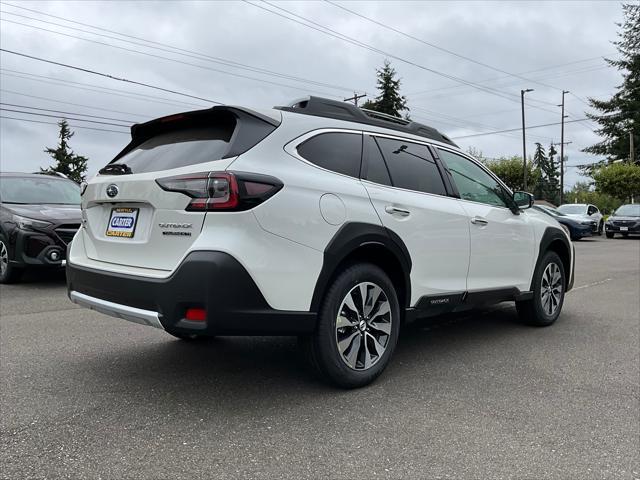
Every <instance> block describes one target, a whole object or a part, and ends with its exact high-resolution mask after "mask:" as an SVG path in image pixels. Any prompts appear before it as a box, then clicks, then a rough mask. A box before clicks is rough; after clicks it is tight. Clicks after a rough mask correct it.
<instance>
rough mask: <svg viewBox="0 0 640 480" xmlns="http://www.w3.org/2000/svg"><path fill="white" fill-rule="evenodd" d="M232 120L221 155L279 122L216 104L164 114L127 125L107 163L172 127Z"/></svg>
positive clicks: (242, 148) (235, 151)
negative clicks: (127, 136) (127, 137)
mask: <svg viewBox="0 0 640 480" xmlns="http://www.w3.org/2000/svg"><path fill="white" fill-rule="evenodd" d="M215 121H219V122H229V121H234V122H235V129H234V132H233V136H232V138H231V141H230V142H229V143H230V149H229V151H228V152H227V153H226V154H225V155H224V157H223V158H229V157H235V156H238V155H241V154H242V153H244V152H246V151H247V150H249V149H250V148H252V147H253V146H254V145H256V144H257V143H258V142H260V141H262V139H264V138H265V137H266V136H267V135H268V134H269V133H271V132H272V131H273V130H275V129H276V128H277V127H278V126H280V123H281V121H280V120H277V119H275V118H273V117H270V116H268V115H264V114H262V113H260V112H256V111H255V110H251V109H249V108H244V107H236V106H228V105H217V106H215V107H212V108H207V109H204V110H192V111H189V112H183V113H177V114H173V115H167V116H166V117H160V118H156V119H154V120H150V121H148V122H145V123H136V124H134V125H132V126H131V141H130V142H129V144H128V145H127V146H126V147H124V148H123V149H122V151H121V152H120V153H118V154H117V155H116V156H115V157H114V158H113V159H112V160H111V162H109V163H113V162H115V161H117V160H118V159H120V158H122V157H123V156H124V155H126V154H127V153H129V152H130V151H132V150H133V149H135V148H136V147H138V146H139V145H140V144H142V143H144V142H145V141H147V140H148V139H150V138H152V137H154V136H156V135H160V134H162V133H165V132H169V131H171V130H173V129H175V128H176V127H178V128H185V127H188V126H196V125H198V124H202V123H209V122H215Z"/></svg>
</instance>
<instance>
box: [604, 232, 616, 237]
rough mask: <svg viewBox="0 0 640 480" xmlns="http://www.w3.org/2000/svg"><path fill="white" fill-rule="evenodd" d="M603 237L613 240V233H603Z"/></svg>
mask: <svg viewBox="0 0 640 480" xmlns="http://www.w3.org/2000/svg"><path fill="white" fill-rule="evenodd" d="M605 235H606V236H607V238H613V236H614V235H615V233H613V232H605Z"/></svg>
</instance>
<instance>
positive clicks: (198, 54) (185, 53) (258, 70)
mask: <svg viewBox="0 0 640 480" xmlns="http://www.w3.org/2000/svg"><path fill="white" fill-rule="evenodd" d="M0 3H1V4H3V5H7V6H11V7H13V8H18V9H21V10H26V11H29V12H33V13H36V14H38V15H42V16H45V17H50V18H56V19H58V20H63V21H65V22H68V23H73V24H76V25H82V26H84V27H89V28H92V29H95V30H99V31H102V32H107V33H113V34H115V35H119V36H122V37H126V38H132V39H134V40H140V41H142V42H146V43H138V42H132V41H130V40H124V39H122V38H118V37H114V36H111V35H105V34H99V33H96V32H91V31H88V30H82V29H79V28H73V27H70V26H68V25H62V24H59V23H55V22H49V21H46V20H41V19H37V18H33V17H29V16H26V15H19V14H17V13H12V12H6V11H5V12H3V13H5V14H9V15H14V16H17V17H21V18H26V19H30V20H35V21H37V22H41V23H45V24H49V25H55V26H59V27H62V28H66V29H70V30H74V31H78V32H83V33H89V34H91V35H96V36H101V37H104V38H110V39H113V40H117V41H121V42H126V43H129V44H132V45H138V46H142V47H145V48H153V49H155V50H160V51H163V52H168V53H173V54H176V55H182V56H185V57H189V58H195V59H198V60H203V61H209V62H212V63H217V64H221V65H226V66H228V67H232V68H238V69H242V70H248V71H252V72H256V73H261V74H263V75H270V76H274V77H279V78H285V79H288V80H293V81H296V82H300V83H308V84H312V85H317V86H323V87H327V88H333V89H336V90H344V91H352V90H353V89H352V88H348V87H344V86H340V85H333V84H330V83H326V82H319V81H317V80H312V79H308V78H304V77H298V76H295V75H290V74H286V73H282V72H278V71H274V70H268V69H265V68H261V67H255V66H253V65H247V64H244V63H240V62H236V61H234V60H229V59H225V58H221V57H214V56H211V55H207V54H204V53H202V52H197V51H194V50H188V49H184V48H180V47H176V46H174V45H170V44H167V43H162V42H156V41H153V40H149V39H146V38H143V37H136V36H134V35H128V34H125V33H121V32H117V31H115V30H109V29H106V28H102V27H98V26H95V25H91V24H88V23H83V22H78V21H75V20H71V19H69V18H66V17H60V16H57V15H51V14H48V13H44V12H41V11H39V10H34V9H31V8H26V7H22V6H18V5H14V4H11V3H7V2H0ZM147 44H152V45H147ZM153 45H158V46H160V47H166V48H159V47H154V46H153ZM226 73H229V74H232V73H231V72H226ZM256 80H258V79H256Z"/></svg>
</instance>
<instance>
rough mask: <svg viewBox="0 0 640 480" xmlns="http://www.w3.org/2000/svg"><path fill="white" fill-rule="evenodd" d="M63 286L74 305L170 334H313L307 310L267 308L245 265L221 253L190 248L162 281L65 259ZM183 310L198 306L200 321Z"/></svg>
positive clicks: (312, 320) (312, 315)
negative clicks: (202, 313)
mask: <svg viewBox="0 0 640 480" xmlns="http://www.w3.org/2000/svg"><path fill="white" fill-rule="evenodd" d="M67 287H68V291H69V298H70V299H71V300H72V301H73V302H75V303H78V304H79V305H82V306H85V307H88V308H92V309H94V310H96V311H99V312H101V313H105V314H107V315H111V316H114V317H118V318H123V319H125V320H129V321H133V322H136V323H142V324H145V325H152V326H156V327H159V328H164V329H165V330H169V331H171V332H176V333H184V334H194V333H195V334H204V335H299V334H307V333H311V332H313V330H314V329H315V324H316V314H315V313H313V312H298V311H284V310H274V309H273V308H271V307H270V306H269V304H268V303H267V301H266V300H265V299H264V296H263V295H262V293H261V292H260V290H259V289H258V287H257V285H256V284H255V282H254V281H253V279H252V278H251V276H250V275H249V273H248V272H247V271H246V270H245V268H244V267H243V266H242V265H241V264H240V263H239V262H238V261H237V260H236V259H235V258H233V257H232V256H231V255H229V254H226V253H223V252H212V251H198V252H192V253H190V254H189V255H188V256H187V257H186V258H185V259H184V261H183V262H182V263H181V264H180V266H179V267H178V268H177V269H176V271H175V272H174V273H173V274H172V275H171V276H170V277H168V278H166V279H155V278H145V277H139V276H132V275H122V274H115V273H111V272H104V271H101V270H96V269H89V268H85V267H81V266H78V265H74V264H72V263H70V262H68V263H67ZM188 308H204V309H205V310H206V320H205V321H202V322H195V321H189V320H186V319H185V318H184V316H185V313H186V310H187V309H188ZM156 319H157V321H156Z"/></svg>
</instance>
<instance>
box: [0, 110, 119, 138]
mask: <svg viewBox="0 0 640 480" xmlns="http://www.w3.org/2000/svg"><path fill="white" fill-rule="evenodd" d="M0 119H2V120H19V121H21V122H29V123H42V124H45V125H58V124H57V123H56V122H43V121H40V120H31V119H29V118H17V117H7V116H4V115H0ZM69 126H70V127H73V128H82V129H84V130H95V131H98V132H113V133H124V134H125V135H128V134H129V132H123V131H121V130H109V129H107V128H94V127H84V126H81V125H69Z"/></svg>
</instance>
